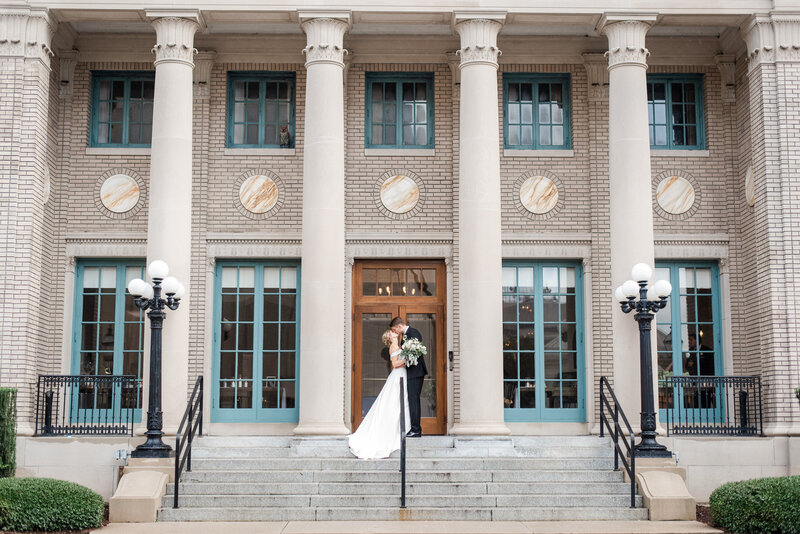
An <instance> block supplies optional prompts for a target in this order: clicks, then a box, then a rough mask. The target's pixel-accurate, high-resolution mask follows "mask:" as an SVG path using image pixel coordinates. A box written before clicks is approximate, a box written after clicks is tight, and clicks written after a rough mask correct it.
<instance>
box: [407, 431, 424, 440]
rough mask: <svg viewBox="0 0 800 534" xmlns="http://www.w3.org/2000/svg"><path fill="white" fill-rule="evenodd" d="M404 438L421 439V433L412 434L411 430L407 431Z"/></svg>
mask: <svg viewBox="0 0 800 534" xmlns="http://www.w3.org/2000/svg"><path fill="white" fill-rule="evenodd" d="M406 437H407V438H421V437H422V432H412V431H411V430H409V431H408V434H406Z"/></svg>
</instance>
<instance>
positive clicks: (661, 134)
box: [655, 126, 667, 146]
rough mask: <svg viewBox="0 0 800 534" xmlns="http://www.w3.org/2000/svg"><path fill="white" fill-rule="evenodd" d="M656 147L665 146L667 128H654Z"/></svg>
mask: <svg viewBox="0 0 800 534" xmlns="http://www.w3.org/2000/svg"><path fill="white" fill-rule="evenodd" d="M655 144H656V145H657V146H664V145H666V144H667V127H666V126H656V143H655Z"/></svg>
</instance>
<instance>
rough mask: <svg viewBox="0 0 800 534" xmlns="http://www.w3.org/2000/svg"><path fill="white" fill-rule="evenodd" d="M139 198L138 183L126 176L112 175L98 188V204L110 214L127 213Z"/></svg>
mask: <svg viewBox="0 0 800 534" xmlns="http://www.w3.org/2000/svg"><path fill="white" fill-rule="evenodd" d="M140 196H141V190H140V188H139V183H138V182H137V181H136V179H135V178H134V177H132V176H129V175H127V174H121V173H120V174H113V175H111V176H109V177H108V178H106V179H105V181H104V182H103V185H101V186H100V202H102V203H103V206H104V207H105V208H106V209H107V210H108V211H110V212H111V213H128V212H129V211H131V210H132V209H133V208H134V207H135V206H136V204H138V203H139V197H140Z"/></svg>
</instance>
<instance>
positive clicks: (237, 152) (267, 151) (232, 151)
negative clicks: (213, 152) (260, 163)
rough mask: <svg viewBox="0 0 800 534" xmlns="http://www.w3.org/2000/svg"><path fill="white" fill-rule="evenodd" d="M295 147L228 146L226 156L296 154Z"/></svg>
mask: <svg viewBox="0 0 800 534" xmlns="http://www.w3.org/2000/svg"><path fill="white" fill-rule="evenodd" d="M295 154H296V152H295V149H294V148H226V149H225V155H226V156H294V155H295Z"/></svg>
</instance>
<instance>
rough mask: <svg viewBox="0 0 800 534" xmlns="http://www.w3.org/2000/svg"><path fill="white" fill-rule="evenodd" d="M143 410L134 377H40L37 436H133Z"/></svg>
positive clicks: (37, 385) (139, 383) (37, 387)
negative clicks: (134, 425)
mask: <svg viewBox="0 0 800 534" xmlns="http://www.w3.org/2000/svg"><path fill="white" fill-rule="evenodd" d="M140 408H141V381H140V380H139V379H138V378H136V377H135V376H132V375H39V379H38V381H37V384H36V430H35V435H36V436H68V435H72V436H125V435H127V436H133V423H134V422H135V421H134V420H135V419H136V415H137V414H136V412H137V410H140ZM139 417H141V411H139Z"/></svg>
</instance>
